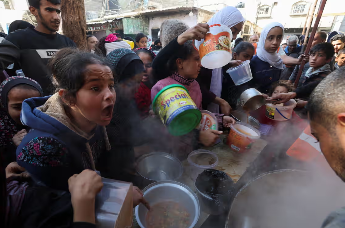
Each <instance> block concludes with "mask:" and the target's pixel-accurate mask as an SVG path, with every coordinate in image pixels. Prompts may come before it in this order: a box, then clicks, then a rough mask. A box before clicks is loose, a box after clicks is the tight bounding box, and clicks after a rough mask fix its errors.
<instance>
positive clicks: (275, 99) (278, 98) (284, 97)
mask: <svg viewBox="0 0 345 228" xmlns="http://www.w3.org/2000/svg"><path fill="white" fill-rule="evenodd" d="M295 97H296V93H295V92H289V93H278V94H273V95H272V97H268V98H267V99H266V101H269V102H272V103H273V104H281V103H286V102H288V101H289V100H290V99H294V98H295Z"/></svg>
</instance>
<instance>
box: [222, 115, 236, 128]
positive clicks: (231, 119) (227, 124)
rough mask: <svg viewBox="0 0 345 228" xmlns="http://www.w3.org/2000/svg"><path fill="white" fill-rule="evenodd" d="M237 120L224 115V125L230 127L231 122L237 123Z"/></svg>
mask: <svg viewBox="0 0 345 228" xmlns="http://www.w3.org/2000/svg"><path fill="white" fill-rule="evenodd" d="M235 123H236V121H235V120H234V118H232V117H230V116H223V126H224V127H227V128H229V127H230V125H231V124H235Z"/></svg>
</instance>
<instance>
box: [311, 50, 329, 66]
mask: <svg viewBox="0 0 345 228" xmlns="http://www.w3.org/2000/svg"><path fill="white" fill-rule="evenodd" d="M329 61H330V59H327V57H326V54H325V53H324V52H323V51H318V52H315V53H312V54H310V56H309V64H310V66H311V67H313V68H320V67H322V66H324V65H325V64H326V63H328V62H329Z"/></svg>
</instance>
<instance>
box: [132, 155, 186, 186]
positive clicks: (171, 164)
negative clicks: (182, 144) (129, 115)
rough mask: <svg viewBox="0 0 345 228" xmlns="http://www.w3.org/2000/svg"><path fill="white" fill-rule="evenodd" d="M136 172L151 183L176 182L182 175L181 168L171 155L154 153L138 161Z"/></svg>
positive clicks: (179, 163)
mask: <svg viewBox="0 0 345 228" xmlns="http://www.w3.org/2000/svg"><path fill="white" fill-rule="evenodd" d="M136 171H137V172H138V173H139V174H140V175H141V176H142V177H144V178H146V179H149V180H153V181H165V180H176V179H178V178H180V176H181V175H182V173H183V166H182V164H181V162H180V161H179V160H178V159H177V158H176V157H174V156H172V155H171V154H168V153H162V152H154V153H150V154H145V155H143V156H141V157H140V158H139V159H138V161H137V167H136Z"/></svg>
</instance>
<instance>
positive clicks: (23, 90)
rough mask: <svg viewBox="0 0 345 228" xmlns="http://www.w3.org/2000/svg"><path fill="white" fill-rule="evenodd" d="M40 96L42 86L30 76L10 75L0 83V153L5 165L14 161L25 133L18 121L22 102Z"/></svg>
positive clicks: (24, 128) (24, 127)
mask: <svg viewBox="0 0 345 228" xmlns="http://www.w3.org/2000/svg"><path fill="white" fill-rule="evenodd" d="M40 96H43V91H42V88H41V86H40V85H39V84H38V83H37V82H36V81H35V80H33V79H31V78H27V77H22V76H15V77H10V78H8V79H6V80H5V81H3V82H2V83H1V85H0V106H1V108H0V132H1V133H0V153H2V154H3V155H4V157H5V163H4V164H3V165H4V166H5V167H6V166H7V165H8V164H9V163H10V162H13V161H16V148H17V146H18V145H19V144H20V142H21V140H22V139H23V138H24V136H25V135H26V133H27V131H26V126H24V125H23V124H22V123H21V121H20V112H21V109H22V102H23V101H24V100H25V99H27V98H30V97H40Z"/></svg>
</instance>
